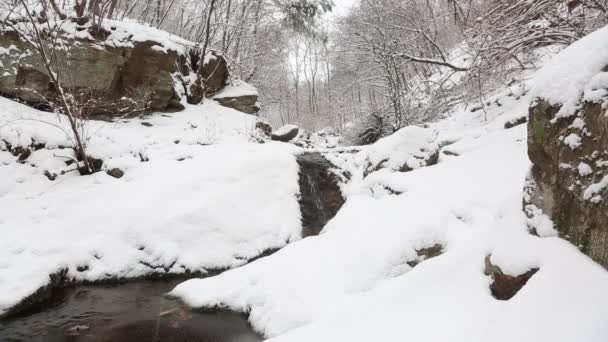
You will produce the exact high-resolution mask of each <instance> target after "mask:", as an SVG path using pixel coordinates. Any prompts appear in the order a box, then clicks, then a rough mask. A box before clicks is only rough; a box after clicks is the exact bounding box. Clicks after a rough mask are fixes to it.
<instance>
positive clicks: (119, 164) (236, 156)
mask: <svg viewBox="0 0 608 342" xmlns="http://www.w3.org/2000/svg"><path fill="white" fill-rule="evenodd" d="M541 83H542V82H541ZM579 83H580V82H579ZM514 88H515V89H513V91H514V94H508V93H502V94H497V95H495V97H491V98H486V99H485V100H486V101H487V102H489V103H492V105H491V106H489V107H487V108H486V111H487V112H484V111H483V110H478V111H476V112H470V111H466V110H463V111H461V112H459V113H456V114H454V115H453V116H452V117H450V118H448V119H445V120H443V121H440V122H438V123H434V124H431V125H429V126H428V127H424V128H422V127H407V128H405V129H403V130H402V131H400V132H398V133H397V134H394V135H393V136H391V137H387V138H385V139H383V140H381V141H380V142H378V143H376V144H374V145H372V146H369V147H364V148H360V149H357V150H356V151H351V152H352V153H338V152H335V151H334V152H331V151H330V152H328V157H329V158H330V159H331V160H332V161H334V162H335V163H337V164H338V165H339V166H340V167H341V168H343V171H348V174H350V175H351V178H350V180H349V181H348V182H347V183H345V184H344V185H343V191H344V194H345V195H346V196H347V202H346V204H345V205H344V207H343V208H342V210H341V211H340V212H339V213H338V215H337V216H336V217H335V219H333V220H332V221H330V223H329V224H328V225H327V226H326V228H325V230H324V231H323V233H322V234H321V235H320V236H318V237H311V238H307V239H304V240H299V237H300V229H301V227H300V222H299V219H300V213H299V208H298V204H297V200H296V197H297V193H298V184H297V179H298V175H297V172H298V170H297V163H296V161H295V158H294V154H295V153H297V152H298V151H300V150H299V149H298V148H296V147H294V146H292V145H289V144H281V143H267V144H263V145H259V144H253V143H249V142H248V141H249V139H250V136H251V134H252V132H253V127H254V124H255V121H254V119H253V117H251V116H248V115H244V114H240V113H238V112H236V111H233V110H231V109H227V108H223V107H220V106H219V105H217V104H215V103H213V101H208V102H207V103H206V104H204V105H203V106H198V107H188V108H187V109H186V111H184V112H181V113H175V114H169V115H153V116H151V117H148V118H145V119H144V120H140V119H130V120H120V121H118V122H116V123H104V122H91V123H90V124H89V126H88V128H87V131H88V134H87V135H88V136H89V137H90V141H89V152H90V153H91V154H92V155H93V156H94V157H97V158H100V159H102V160H104V162H105V164H104V169H106V170H109V169H112V168H120V169H121V170H123V171H124V172H125V175H124V177H122V178H120V179H116V178H113V177H111V176H109V175H107V174H106V173H105V172H100V173H97V174H95V175H92V176H86V177H81V176H78V175H77V174H76V172H75V171H74V167H73V166H69V165H66V163H65V161H66V160H68V159H69V158H70V157H72V155H71V153H70V152H69V150H68V149H65V148H63V149H62V148H60V147H61V146H68V145H69V142H68V141H67V139H66V137H65V135H64V133H63V132H62V130H61V129H58V128H57V127H56V125H59V126H61V127H65V122H63V123H61V122H57V118H56V117H55V116H54V115H52V114H48V113H41V112H37V111H35V110H32V109H29V108H27V107H25V106H22V105H19V104H16V103H15V102H12V101H10V100H6V99H3V98H0V107H1V108H3V112H2V113H1V115H0V120H2V121H1V122H0V137H1V139H0V140H4V141H5V142H0V208H1V209H0V231H1V232H2V239H0V313H2V312H3V311H4V310H6V309H8V308H9V307H10V306H11V305H14V304H16V303H17V302H18V301H19V300H21V299H22V298H24V297H26V296H27V295H29V294H32V293H33V292H34V291H35V290H36V289H38V288H39V287H40V286H43V285H44V284H45V283H46V282H47V281H48V275H49V274H50V273H53V272H56V271H57V270H59V269H61V268H66V267H67V268H68V269H69V276H70V277H73V278H76V279H78V280H101V279H106V278H109V277H137V276H142V275H146V274H149V273H150V272H154V271H159V272H172V273H182V272H185V270H190V271H203V272H204V271H205V270H207V269H216V268H228V267H236V266H240V265H243V264H245V263H246V260H247V259H250V258H253V257H255V256H257V255H259V254H260V253H261V252H263V251H264V250H266V249H269V248H278V247H283V246H286V247H285V248H283V249H282V250H280V251H279V252H277V253H275V254H273V255H272V256H270V257H267V258H263V259H259V260H257V261H255V262H253V263H251V264H248V265H245V266H243V267H240V268H237V269H234V270H231V271H228V272H225V273H223V274H221V275H219V276H216V277H212V278H207V279H195V280H190V281H187V282H184V283H182V284H180V285H179V286H178V287H177V288H176V289H175V290H174V291H173V294H174V295H176V296H179V297H181V298H183V299H184V300H185V301H186V302H187V303H189V304H190V305H192V306H195V307H202V306H204V307H216V306H220V307H227V308H230V309H233V310H237V311H242V312H246V313H249V315H250V316H249V319H250V322H251V323H252V325H253V326H254V328H255V329H257V330H258V331H260V332H261V333H263V334H264V335H265V336H267V337H269V338H271V340H273V341H293V342H297V341H307V342H308V341H311V340H315V341H318V340H321V341H424V342H432V341H437V342H445V341H451V342H458V341H462V342H472V341H479V342H489V341H491V342H499V341H509V342H512V341H530V342H559V341H563V342H566V341H568V342H571V341H577V342H578V341H582V342H605V341H607V340H608V325H606V324H605V317H608V272H606V271H605V270H604V269H602V268H601V267H600V266H598V265H596V264H595V263H593V262H592V261H591V260H590V259H588V258H587V257H586V256H584V255H583V254H581V253H580V252H579V251H578V250H577V249H576V247H575V246H572V245H570V244H569V243H567V242H566V241H564V240H561V239H559V238H557V237H556V236H555V235H556V234H555V232H554V231H552V230H551V229H550V227H549V228H547V229H545V230H544V231H543V232H542V234H541V235H543V237H542V238H541V237H535V236H532V235H530V234H529V233H528V231H527V222H526V220H527V219H526V217H525V216H524V215H523V213H522V209H521V205H522V204H521V202H522V188H523V183H524V178H525V176H526V173H527V172H528V169H529V166H530V165H529V161H528V158H527V155H526V125H519V126H516V127H514V128H512V129H505V128H504V124H505V122H507V121H511V120H513V119H516V118H520V117H522V116H525V115H526V114H527V110H528V105H529V103H530V101H531V100H532V99H531V95H526V94H527V93H528V94H529V92H528V91H527V89H526V88H527V87H521V88H517V87H514ZM41 121H44V122H46V123H43V122H41ZM49 123H50V124H49ZM54 125H55V126H54ZM7 143H8V144H10V145H11V146H12V147H15V146H30V145H32V144H34V145H39V144H44V146H45V147H44V148H42V149H39V150H37V151H34V152H33V153H32V155H31V156H29V158H27V159H26V160H25V162H24V163H18V162H17V161H16V157H15V156H13V155H12V154H10V153H9V152H7V151H6V150H7V148H8V145H7ZM438 149H440V153H439V162H438V164H436V165H432V166H429V165H427V163H426V162H424V161H425V160H427V159H428V158H429V157H430V156H431V155H432V154H433V153H434V152H435V151H437V150H438ZM380 164H382V165H383V166H382V167H376V166H378V165H380ZM404 164H407V167H408V169H412V171H410V172H399V170H401V169H402V166H403V165H404ZM370 166H371V167H370ZM374 170H375V171H374ZM66 172H67V173H66ZM45 173H46V174H47V175H58V176H57V179H56V180H55V181H50V180H49V179H48V178H47V176H45ZM62 173H65V174H62ZM288 242H292V243H290V244H289V245H286V244H287V243H288ZM436 244H441V245H442V246H443V253H442V254H441V255H440V256H437V257H435V258H432V259H428V260H420V258H419V257H418V256H417V253H416V250H419V249H421V248H427V247H431V246H434V245H436ZM488 255H491V261H492V263H494V264H495V265H498V266H500V267H501V268H502V270H503V271H505V272H506V273H509V274H512V275H518V274H522V273H524V272H526V271H528V270H530V269H531V268H539V271H538V272H537V273H536V274H535V275H534V276H533V277H532V278H531V279H530V281H529V282H528V283H527V284H526V285H525V286H524V287H523V288H522V289H521V290H520V291H519V292H518V293H517V294H516V295H515V297H513V298H512V299H510V300H509V301H498V300H496V299H494V297H492V296H491V293H490V289H489V284H490V282H491V279H490V278H489V277H488V276H485V275H484V260H485V258H486V256H488ZM414 260H416V261H421V262H420V263H419V264H417V265H416V266H413V267H412V266H410V264H408V263H409V262H411V261H414Z"/></svg>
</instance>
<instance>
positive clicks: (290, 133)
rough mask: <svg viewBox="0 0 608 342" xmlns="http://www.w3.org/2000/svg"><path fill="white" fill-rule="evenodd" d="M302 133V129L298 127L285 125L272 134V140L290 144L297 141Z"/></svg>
mask: <svg viewBox="0 0 608 342" xmlns="http://www.w3.org/2000/svg"><path fill="white" fill-rule="evenodd" d="M299 133H300V128H298V126H296V125H285V126H283V127H281V128H279V129H277V130H276V131H274V132H273V133H272V140H275V141H282V142H289V141H291V140H293V139H295V138H296V137H297V136H298V134H299Z"/></svg>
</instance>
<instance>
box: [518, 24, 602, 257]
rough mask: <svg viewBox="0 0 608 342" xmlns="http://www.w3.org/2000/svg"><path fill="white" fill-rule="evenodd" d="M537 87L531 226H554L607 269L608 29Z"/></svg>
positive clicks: (531, 137) (560, 59) (564, 58)
mask: <svg viewBox="0 0 608 342" xmlns="http://www.w3.org/2000/svg"><path fill="white" fill-rule="evenodd" d="M535 88H536V89H535V91H534V95H535V96H536V99H535V101H534V102H533V103H532V105H531V106H530V110H529V116H530V119H529V123H528V154H529V157H530V160H531V161H532V163H533V164H534V165H533V166H532V170H531V174H530V179H529V182H528V184H527V186H526V204H525V209H526V212H527V214H528V216H530V217H531V220H530V224H531V228H532V229H533V230H534V231H536V233H538V234H539V235H543V234H545V233H546V232H547V231H551V230H552V229H551V226H552V225H554V226H555V228H557V230H558V231H559V233H560V236H561V237H563V238H565V239H568V240H569V241H571V242H572V243H573V244H574V245H575V246H577V247H579V248H580V249H581V250H582V251H583V252H584V253H586V254H588V255H589V256H590V257H591V258H592V259H594V260H596V261H597V262H598V263H600V264H602V265H603V266H604V267H606V268H608V111H607V109H608V27H605V28H603V29H601V30H599V31H597V32H595V33H592V34H590V35H589V36H587V37H585V38H583V39H582V40H580V41H578V42H576V43H574V44H573V45H572V46H570V47H569V48H567V49H566V50H565V51H563V52H562V53H561V54H559V55H558V56H556V57H555V58H554V60H553V61H551V62H550V63H549V64H548V65H546V66H545V67H544V69H543V70H541V71H540V74H539V77H538V78H537V81H536V82H535ZM547 216H548V218H550V219H551V221H549V220H547Z"/></svg>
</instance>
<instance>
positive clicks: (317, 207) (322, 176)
mask: <svg viewBox="0 0 608 342" xmlns="http://www.w3.org/2000/svg"><path fill="white" fill-rule="evenodd" d="M297 160H298V165H299V166H300V179H299V185H300V199H299V203H300V211H301V213H302V236H303V237H306V236H311V235H318V234H319V233H320V232H321V230H322V229H323V227H324V226H325V224H326V223H327V222H328V221H329V220H331V219H332V218H333V217H334V216H336V214H337V213H338V210H340V208H341V207H342V205H343V204H344V197H342V192H341V191H340V187H339V185H338V177H337V176H336V175H335V174H334V173H333V172H332V171H331V168H333V165H332V164H331V163H330V162H329V161H327V159H325V157H323V156H322V155H321V154H320V153H304V154H301V155H299V156H298V157H297Z"/></svg>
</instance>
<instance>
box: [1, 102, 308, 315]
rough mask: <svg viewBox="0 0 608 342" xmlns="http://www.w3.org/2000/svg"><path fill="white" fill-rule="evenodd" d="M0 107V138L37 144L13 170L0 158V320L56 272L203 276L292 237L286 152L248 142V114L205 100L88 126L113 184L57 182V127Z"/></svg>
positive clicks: (71, 178)
mask: <svg viewBox="0 0 608 342" xmlns="http://www.w3.org/2000/svg"><path fill="white" fill-rule="evenodd" d="M0 105H1V106H2V107H3V108H4V111H3V113H2V116H0V138H1V139H0V140H2V139H4V140H6V142H8V143H10V144H11V145H12V146H19V145H21V146H29V145H30V144H31V143H32V141H35V142H36V143H37V144H40V143H44V144H46V147H45V148H43V149H39V150H36V151H34V152H32V155H31V156H30V157H29V158H28V159H27V160H25V162H24V164H20V163H17V162H16V158H15V157H14V156H13V155H11V154H10V153H8V152H6V151H0V208H4V209H3V210H0V231H1V232H2V238H1V239H0V313H2V311H4V310H6V309H7V308H9V307H10V306H12V305H14V304H16V303H17V302H18V301H19V300H21V299H22V298H24V297H26V296H28V295H30V294H32V293H33V292H34V291H36V290H37V289H38V288H39V287H41V286H43V285H45V284H46V283H47V282H48V280H49V279H48V275H49V274H51V273H54V272H56V271H57V270H59V269H60V268H66V267H67V268H68V269H69V272H68V277H69V278H70V279H71V278H75V279H76V280H91V281H93V280H102V279H106V278H113V277H139V276H144V275H148V274H150V273H154V272H160V273H178V274H179V273H184V272H186V271H192V272H195V271H199V272H203V273H204V272H206V271H207V270H209V269H221V268H230V267H235V266H239V265H242V264H244V263H246V262H247V260H248V259H251V258H254V257H256V256H258V255H260V254H261V253H262V252H264V251H265V250H267V249H273V248H279V247H282V246H284V245H285V244H286V243H287V242H289V241H292V240H295V239H298V238H299V237H300V230H301V225H300V211H299V207H298V203H297V198H296V196H297V193H298V192H299V189H298V183H297V180H298V175H297V173H298V167H297V163H296V160H295V157H294V150H295V147H293V146H291V145H287V144H278V143H277V144H275V143H268V144H264V145H258V144H251V143H248V139H249V134H250V132H252V131H253V127H254V124H255V118H251V116H249V115H245V114H242V113H239V112H236V111H234V110H231V109H227V108H224V107H221V106H220V105H218V104H216V103H214V102H213V101H206V102H205V104H204V105H202V106H193V107H188V108H187V109H186V110H185V111H184V112H181V113H175V114H172V115H171V116H167V115H152V116H150V117H148V118H146V119H145V121H142V120H139V119H133V120H122V121H120V122H115V123H107V122H95V121H91V122H90V124H89V125H88V126H87V132H88V133H89V137H90V140H89V143H88V145H89V151H90V152H91V154H92V155H93V156H95V157H97V158H101V159H103V160H104V162H105V164H104V169H109V168H113V167H119V168H121V169H122V170H123V171H125V176H124V177H122V178H120V179H115V178H112V177H111V176H109V175H107V174H106V173H105V172H99V173H96V174H94V175H92V176H86V177H82V176H78V175H76V174H75V172H74V171H72V172H68V173H66V174H64V175H60V174H59V171H66V170H70V169H71V170H74V167H73V166H71V167H70V166H67V165H66V163H65V161H66V160H68V158H70V157H71V156H72V155H73V153H72V152H71V150H69V149H59V148H58V147H59V146H69V142H68V140H67V138H66V136H65V135H64V133H63V132H62V130H61V129H58V128H57V127H56V126H60V127H64V125H65V124H66V123H62V122H58V117H57V116H55V115H54V114H50V113H43V112H38V111H35V110H32V109H30V108H28V107H25V106H23V105H20V104H17V103H15V102H12V101H10V100H7V99H3V98H0ZM142 123H145V124H146V126H143V125H142ZM53 125H55V126H53ZM32 139H34V140H32ZM3 144H4V145H6V143H3ZM0 148H3V146H0ZM4 148H6V146H4ZM62 157H64V158H62ZM144 159H145V160H148V161H142V160H144ZM45 171H49V172H54V173H58V176H57V179H56V180H55V181H50V180H49V179H47V177H46V176H45V175H44V173H45Z"/></svg>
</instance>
